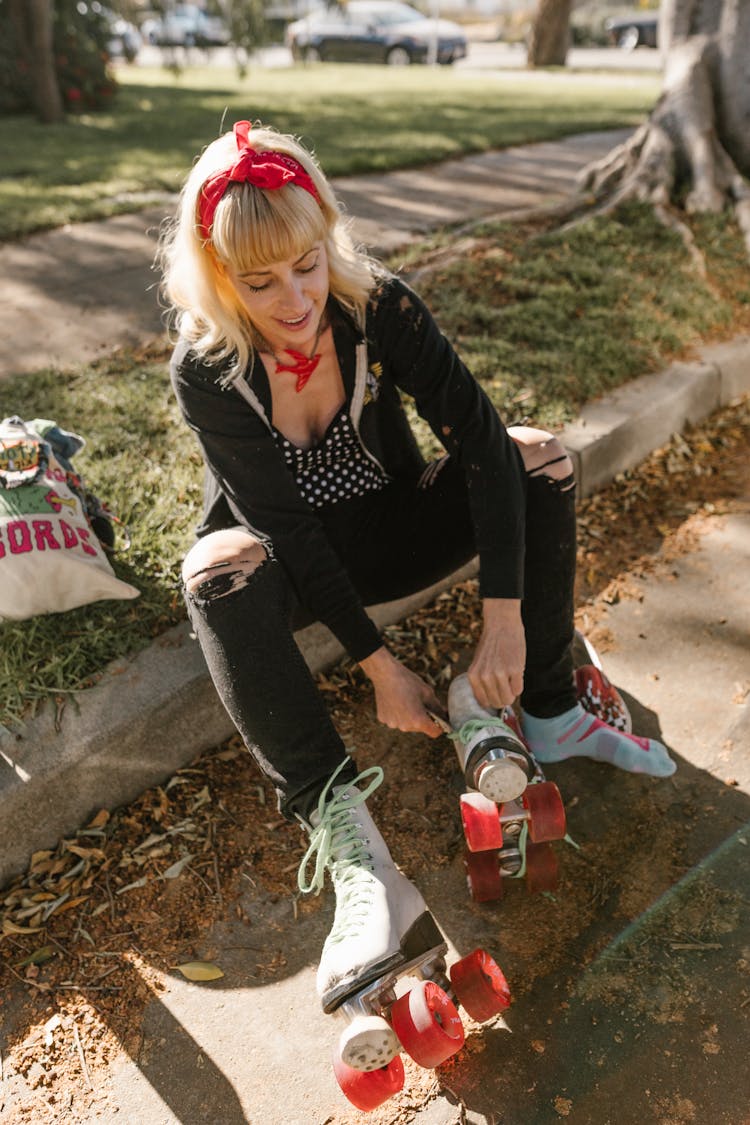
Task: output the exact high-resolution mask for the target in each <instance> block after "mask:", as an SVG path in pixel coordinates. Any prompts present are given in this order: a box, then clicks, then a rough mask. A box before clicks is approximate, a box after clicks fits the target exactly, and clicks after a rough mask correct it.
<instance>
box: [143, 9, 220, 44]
mask: <svg viewBox="0 0 750 1125" xmlns="http://www.w3.org/2000/svg"><path fill="white" fill-rule="evenodd" d="M142 31H143V34H144V35H145V37H146V39H148V41H149V43H153V44H154V45H155V46H157V47H225V46H226V44H227V43H228V42H229V39H230V35H229V28H228V27H227V26H226V24H224V23H223V21H222V20H220V19H219V18H218V16H209V15H208V14H207V13H206V12H204V10H203V8H199V7H198V5H197V4H178V5H177V6H176V7H175V8H173V9H172V10H171V11H169V12H167V13H165V15H163V16H160V17H157V18H154V19H150V20H146V21H145V22H144V24H143V26H142Z"/></svg>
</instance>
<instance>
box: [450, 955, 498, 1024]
mask: <svg viewBox="0 0 750 1125" xmlns="http://www.w3.org/2000/svg"><path fill="white" fill-rule="evenodd" d="M450 978H451V984H452V985H453V988H454V990H455V993H456V996H457V997H458V1000H459V1003H460V1004H462V1005H463V1006H464V1008H465V1009H466V1011H467V1012H468V1013H469V1015H470V1016H471V1018H472V1019H473V1020H477V1022H478V1023H482V1022H483V1021H484V1020H488V1019H490V1018H491V1017H492V1016H496V1015H497V1014H498V1012H504V1011H505V1009H506V1008H507V1007H508V1006H509V1004H510V989H509V988H508V982H507V981H506V979H505V977H504V976H503V973H502V971H501V969H500V967H499V965H497V964H496V963H495V961H493V960H492V958H491V957H490V955H489V953H487V952H485V950H484V949H475V950H474V952H473V953H470V954H469V955H468V956H467V957H462V958H461V960H460V961H456V964H455V965H453V967H452V968H451V971H450Z"/></svg>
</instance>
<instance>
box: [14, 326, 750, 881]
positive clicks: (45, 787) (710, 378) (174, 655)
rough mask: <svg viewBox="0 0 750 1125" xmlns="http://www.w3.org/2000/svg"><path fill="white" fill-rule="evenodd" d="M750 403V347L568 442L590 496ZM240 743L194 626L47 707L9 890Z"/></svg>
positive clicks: (692, 370) (380, 614) (323, 640)
mask: <svg viewBox="0 0 750 1125" xmlns="http://www.w3.org/2000/svg"><path fill="white" fill-rule="evenodd" d="M748 392H750V337H741V338H737V339H735V340H733V341H730V342H728V343H725V344H719V345H713V346H710V347H707V348H705V349H703V350H702V351H701V353H700V357H699V361H698V362H696V363H690V364H685V363H680V364H675V365H673V366H672V367H670V368H668V369H667V370H666V371H663V372H660V373H658V374H655V375H648V376H643V377H642V378H639V379H636V380H635V381H634V382H633V383H630V384H628V385H627V386H626V387H623V388H621V389H620V390H618V391H616V392H614V394H612V395H610V396H608V397H607V398H604V399H601V400H599V401H598V402H595V403H592V404H590V405H589V406H587V407H586V408H585V409H584V410H583V412H582V413H581V416H580V417H579V418H578V419H577V420H576V422H574V423H573V424H572V425H571V426H568V427H567V428H566V429H565V430H564V431H563V433H562V434H561V438H562V440H563V442H564V443H565V444H566V446H567V448H568V450H569V451H570V452H571V455H572V456H573V459H574V461H575V464H576V471H577V475H578V480H579V482H580V495H581V496H588V495H591V493H592V492H595V491H596V490H597V489H599V488H601V487H602V486H604V485H605V484H607V483H608V482H609V481H611V480H612V479H613V478H614V477H615V476H616V475H617V474H618V473H620V472H623V471H625V470H626V469H629V468H632V467H633V466H634V465H636V464H637V463H638V462H639V461H641V460H643V458H644V457H646V456H647V455H648V454H649V453H650V452H651V451H652V450H653V449H655V448H658V447H659V446H660V445H663V444H665V443H666V442H667V441H668V440H669V438H670V437H671V436H672V435H673V434H674V433H676V432H679V431H680V430H682V429H683V427H684V426H685V424H686V423H688V422H691V423H695V422H698V421H701V420H702V419H703V418H705V417H706V416H707V415H708V414H710V413H711V412H712V411H713V410H715V409H717V408H718V407H720V406H723V405H727V404H728V403H730V402H731V401H732V400H733V399H735V398H737V397H738V396H739V395H741V394H744V393H748ZM474 573H476V565H475V563H470V564H468V566H467V567H464V568H463V570H461V571H458V572H456V573H455V574H453V575H450V576H449V577H448V578H447V579H445V580H444V581H443V582H440V583H437V584H436V585H435V586H432V587H431V588H430V589H429V590H424V591H421V592H420V593H419V594H416V595H414V596H412V597H409V598H403V599H401V600H399V601H397V602H389V603H387V604H385V605H382V606H377V607H373V609H372V610H371V614H372V616H373V618H374V619H375V621H376V623H377V624H378V625H379V626H380V627H383V626H385V625H388V624H393V623H395V622H397V621H399V620H401V619H403V618H404V617H406V616H407V615H408V614H409V613H412V612H414V611H415V610H416V609H418V608H420V607H421V606H423V605H425V604H427V603H428V602H429V601H430V600H432V599H433V598H434V597H435V596H437V594H438V593H439V592H440V591H442V590H444V589H446V588H448V587H450V586H451V585H453V584H454V583H456V582H458V581H461V580H463V579H464V578H466V577H469V576H470V575H472V574H474ZM299 641H300V647H301V649H302V652H303V655H304V656H305V659H306V660H307V663H308V665H309V666H310V668H311V669H312V670H313V672H319V671H323V670H324V669H325V668H327V667H330V666H331V665H332V664H333V663H335V662H336V661H337V660H339V659H340V658H341V656H342V655H343V651H342V649H341V647H340V646H339V645H338V643H337V642H336V641H335V640H334V639H333V637H332V636H331V634H330V633H329V632H328V630H327V629H325V628H324V627H323V626H321V625H313V626H310V627H309V628H308V629H306V630H304V632H302V633H301V634H300V635H299ZM232 731H233V726H232V724H231V722H230V721H229V719H228V717H227V715H226V713H225V712H224V709H223V707H222V706H221V704H220V703H219V701H218V698H217V696H216V694H215V692H214V689H213V685H212V684H211V681H210V679H209V676H208V673H207V671H206V668H205V665H204V663H203V659H202V656H201V653H200V650H199V649H198V646H197V644H196V643H195V642H194V641H193V640H191V638H190V632H189V626H188V625H187V624H183V625H180V626H177V627H176V628H174V629H172V630H170V631H169V632H168V633H166V634H164V636H162V637H159V638H158V639H157V640H156V641H155V642H153V643H152V644H151V645H150V646H149V648H147V649H146V650H144V651H143V652H141V653H140V654H138V655H137V656H136V657H134V658H133V659H132V660H127V661H119V662H116V663H114V664H112V665H110V667H109V668H108V669H107V670H106V671H105V673H104V675H103V676H102V678H101V680H100V681H99V683H98V684H96V686H95V687H92V688H90V689H88V690H86V691H84V692H81V693H80V695H78V696H77V697H74V702H70V703H68V704H67V705H66V707H65V710H64V711H63V713H62V715H60V716H59V717H58V716H57V714H56V711H55V709H54V707H52V706H51V705H47V706H45V707H44V708H43V709H42V710H41V711H40V713H39V714H38V715H37V717H36V718H35V719H33V720H32V721H30V722H29V723H27V724H26V725H25V726H24V727H23V728H21V729H20V730H15V731H7V730H5V729H4V728H0V823H2V824H3V825H5V826H10V825H12V833H11V832H9V831H8V830H7V828H6V831H5V833H4V834H3V835H4V838H3V839H2V841H0V885H2V884H3V883H5V882H6V881H7V880H9V879H10V878H12V877H13V876H15V875H16V874H19V873H20V872H22V871H24V870H25V868H26V866H27V864H28V861H29V858H30V856H31V855H32V853H33V852H34V851H36V850H38V849H40V848H44V847H54V846H55V844H56V843H57V841H58V840H59V839H60V837H61V836H64V835H65V833H66V832H72V831H73V830H75V829H76V828H77V827H78V826H79V825H81V824H82V823H84V822H85V821H86V819H87V818H88V817H89V816H90V815H91V814H93V813H94V812H95V811H97V810H98V809H99V808H102V807H106V808H114V807H115V806H117V805H121V804H125V803H127V802H128V801H131V800H133V799H134V798H135V797H137V796H138V795H139V794H140V793H142V792H143V791H144V790H145V789H147V788H149V787H150V786H152V785H156V784H159V783H160V782H161V781H164V780H165V779H166V778H167V777H169V776H170V775H171V774H172V773H174V771H175V770H176V769H179V768H180V767H181V766H184V765H186V764H187V763H188V762H190V761H191V760H192V759H193V758H195V757H196V756H197V755H198V754H200V753H201V752H202V751H203V750H205V749H207V748H209V747H210V746H213V745H216V744H217V743H219V742H221V741H222V740H223V739H225V738H227V737H228V736H229V735H230V734H231V733H232Z"/></svg>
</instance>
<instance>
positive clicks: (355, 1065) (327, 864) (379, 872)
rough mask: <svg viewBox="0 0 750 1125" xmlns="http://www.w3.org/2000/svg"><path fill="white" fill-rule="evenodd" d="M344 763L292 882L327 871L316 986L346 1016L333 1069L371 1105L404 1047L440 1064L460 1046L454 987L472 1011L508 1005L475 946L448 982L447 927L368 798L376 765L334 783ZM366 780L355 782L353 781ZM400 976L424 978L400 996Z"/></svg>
mask: <svg viewBox="0 0 750 1125" xmlns="http://www.w3.org/2000/svg"><path fill="white" fill-rule="evenodd" d="M343 766H344V763H342V765H341V766H340V767H339V769H338V770H337V771H336V773H335V774H334V775H333V777H332V778H331V780H330V781H329V782H328V784H327V785H326V787H325V789H324V790H323V792H322V793H321V796H320V799H319V802H318V807H317V809H316V811H315V812H314V813H313V814H312V816H311V817H310V823H309V824H308V825H307V828H308V831H309V832H310V846H309V848H308V850H307V852H306V854H305V856H304V858H303V860H302V863H301V865H300V870H299V875H298V884H299V887H300V890H302V891H303V892H309V891H313V892H315V893H317V892H319V891H320V889H321V888H322V886H323V880H324V874H325V871H326V870H328V871H329V873H330V875H331V880H332V882H333V886H334V890H335V893H336V911H335V914H334V920H333V926H332V928H331V931H330V933H329V935H328V937H327V938H326V941H325V943H324V946H323V951H322V954H321V960H320V965H319V968H318V976H317V988H318V994H319V996H320V1000H321V1004H322V1006H323V1010H324V1011H325V1012H335V1013H336V1014H338V1015H341V1016H343V1017H344V1018H345V1020H346V1027H345V1028H344V1030H343V1031H342V1033H341V1037H340V1040H339V1044H338V1050H337V1052H336V1053H335V1055H334V1072H335V1074H336V1078H337V1080H338V1082H339V1085H340V1087H341V1089H342V1090H343V1092H344V1093H345V1094H346V1096H347V1097H348V1098H349V1100H350V1101H351V1102H352V1103H353V1104H354V1105H356V1106H357V1107H358V1108H360V1109H364V1110H368V1109H374V1108H375V1107H376V1106H377V1105H380V1104H381V1102H383V1101H385V1099H386V1098H388V1097H390V1095H391V1094H392V1093H395V1092H396V1091H397V1090H399V1089H401V1086H402V1085H403V1082H404V1069H403V1064H402V1062H401V1059H400V1058H399V1057H398V1055H399V1051H400V1050H401V1049H402V1047H404V1049H406V1050H408V1051H409V1053H410V1054H411V1056H412V1058H414V1059H415V1060H416V1061H417V1062H418V1063H420V1065H422V1066H437V1065H438V1064H439V1063H440V1062H443V1061H444V1060H445V1059H446V1058H448V1057H450V1055H452V1054H454V1053H455V1052H456V1051H458V1050H459V1049H460V1048H461V1046H462V1044H463V1040H464V1035H463V1028H462V1025H461V1020H460V1017H459V1015H458V1013H457V1011H456V1009H455V1006H454V1004H453V1001H452V999H451V995H452V996H454V997H456V996H457V995H460V993H461V992H463V994H464V996H466V997H468V1004H472V1003H473V1005H474V1010H475V1011H477V1012H479V1011H480V1010H482V1011H484V1009H485V1008H486V1009H487V1011H488V1012H490V1009H492V1011H491V1012H490V1014H494V1013H495V1012H497V1011H500V1010H502V1008H504V1007H507V1004H508V1003H509V996H508V991H507V985H506V984H505V980H504V978H503V977H502V974H501V973H500V970H499V969H498V968H497V966H496V965H495V964H494V962H492V959H491V958H489V957H488V956H487V955H486V954H483V953H481V951H477V952H476V953H475V954H472V955H471V957H472V958H474V960H475V961H476V960H477V959H480V960H481V966H479V967H475V965H474V961H471V958H464V961H463V962H459V963H458V965H459V966H463V969H461V968H459V969H458V971H457V972H458V984H457V983H456V981H455V980H454V981H453V985H452V984H451V981H450V980H449V978H448V975H447V974H446V962H445V954H446V952H447V945H446V943H445V941H444V939H443V936H442V934H441V933H440V930H439V929H438V927H437V924H436V923H435V921H434V919H433V917H432V915H431V914H430V912H429V911H428V909H427V906H426V904H425V901H424V899H423V898H422V895H421V894H420V893H419V891H418V890H417V888H416V887H415V886H414V885H413V884H412V883H410V882H409V880H408V879H407V878H406V877H405V876H404V875H402V874H401V872H400V871H399V870H398V869H397V868H396V866H395V864H394V862H393V860H392V859H391V856H390V853H389V851H388V848H387V845H386V843H385V841H384V840H383V837H382V836H381V835H380V832H379V831H378V830H377V828H376V827H375V825H374V823H373V821H372V818H371V816H370V814H369V812H368V810H367V808H366V805H365V801H366V800H367V798H368V796H369V795H370V794H371V793H372V792H373V791H374V790H375V789H376V788H377V787H378V785H380V783H381V781H382V780H383V771H382V770H381V769H380V768H379V767H377V766H373V767H371V768H370V769H367V770H364V771H363V772H362V773H360V775H359V777H358V778H357V779H356V781H355V782H348V783H345V784H342V785H335V781H336V777H337V776H338V774H339V772H340V770H341V769H343ZM368 779H369V782H368V784H367V785H366V786H365V787H364V788H363V789H359V788H358V785H357V783H362V782H366V781H368ZM313 857H315V860H314V862H315V870H314V873H313V875H312V877H311V878H310V879H309V880H308V879H307V877H306V872H307V868H308V865H309V863H310V862H311V861H312V859H313ZM482 959H483V960H482ZM455 968H456V967H455V966H454V969H455ZM451 972H452V973H453V970H452V971H451ZM405 976H408V977H416V978H421V982H420V984H418V985H416V986H415V987H413V988H412V989H411V990H410V991H407V992H405V993H403V994H402V995H401V996H399V997H397V996H396V983H397V982H398V981H399V978H401V977H405ZM465 980H466V983H465ZM482 1005H484V1008H482ZM469 1010H470V1011H471V1008H469ZM472 1014H473V1012H472ZM475 1018H480V1019H486V1018H488V1017H487V1015H476V1016H475Z"/></svg>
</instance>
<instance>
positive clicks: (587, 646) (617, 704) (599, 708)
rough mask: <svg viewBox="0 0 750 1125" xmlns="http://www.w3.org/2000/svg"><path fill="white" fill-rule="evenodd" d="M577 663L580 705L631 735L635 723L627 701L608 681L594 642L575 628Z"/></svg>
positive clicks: (574, 653)
mask: <svg viewBox="0 0 750 1125" xmlns="http://www.w3.org/2000/svg"><path fill="white" fill-rule="evenodd" d="M573 655H574V658H575V660H576V673H575V675H576V693H577V695H578V702H579V703H580V704H581V705H582V706H583V707H584V708H585V709H586V710H587V711H588V712H589V714H591V715H594V716H595V717H596V718H597V719H601V720H602V722H603V723H606V724H607V726H610V727H614V729H615V730H620V731H623V732H624V733H625V734H630V733H631V732H632V730H633V722H632V719H631V717H630V711H629V710H628V706H627V704H626V702H625V700H624V699H623V698H622V696H621V695H620V693H619V691H618V690H617V688H616V687H615V686H614V684H613V683H611V682H610V680H609V679H608V678H607V675H606V673H605V671H604V669H603V668H602V662H601V659H600V658H599V653H598V652H597V651H596V649H595V648H594V646H593V645H592V643H591V641H589V640H588V639H587V638H586V637H584V635H583V633H579V632H578V630H577V629H576V634H575V640H574V642H573Z"/></svg>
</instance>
